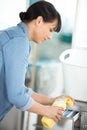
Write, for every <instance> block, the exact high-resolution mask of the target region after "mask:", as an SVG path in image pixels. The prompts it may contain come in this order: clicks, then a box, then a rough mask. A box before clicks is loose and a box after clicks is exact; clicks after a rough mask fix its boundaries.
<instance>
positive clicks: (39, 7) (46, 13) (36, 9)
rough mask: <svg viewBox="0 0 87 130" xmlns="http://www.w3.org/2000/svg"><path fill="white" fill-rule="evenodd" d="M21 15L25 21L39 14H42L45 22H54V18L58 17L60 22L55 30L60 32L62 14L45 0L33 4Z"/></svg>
mask: <svg viewBox="0 0 87 130" xmlns="http://www.w3.org/2000/svg"><path fill="white" fill-rule="evenodd" d="M19 16H20V19H21V21H23V22H30V21H32V20H34V19H36V18H37V17H38V16H42V17H43V20H44V22H53V20H55V19H57V20H58V24H57V27H56V30H55V31H57V32H59V31H60V29H61V17H60V14H59V13H58V12H57V10H56V9H55V7H54V6H53V5H52V4H51V3H49V2H46V1H43V0H41V1H38V2H36V3H34V4H32V5H31V6H30V7H29V8H28V9H27V11H26V12H21V13H20V14H19Z"/></svg>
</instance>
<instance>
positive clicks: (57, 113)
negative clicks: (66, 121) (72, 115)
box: [45, 106, 64, 122]
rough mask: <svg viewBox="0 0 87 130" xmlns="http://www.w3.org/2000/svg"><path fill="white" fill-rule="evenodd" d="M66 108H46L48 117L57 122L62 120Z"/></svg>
mask: <svg viewBox="0 0 87 130" xmlns="http://www.w3.org/2000/svg"><path fill="white" fill-rule="evenodd" d="M63 112H64V108H62V107H58V106H46V115H45V116H47V117H48V118H52V119H53V120H54V121H55V122H57V121H58V120H60V119H61V117H62V114H63Z"/></svg>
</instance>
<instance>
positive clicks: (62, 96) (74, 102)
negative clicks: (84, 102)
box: [56, 95, 76, 105]
mask: <svg viewBox="0 0 87 130" xmlns="http://www.w3.org/2000/svg"><path fill="white" fill-rule="evenodd" d="M60 98H69V99H71V100H72V102H73V105H75V104H76V101H75V99H74V98H72V97H71V96H68V95H61V96H58V97H56V99H60Z"/></svg>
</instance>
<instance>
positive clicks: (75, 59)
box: [60, 49, 87, 102]
mask: <svg viewBox="0 0 87 130" xmlns="http://www.w3.org/2000/svg"><path fill="white" fill-rule="evenodd" d="M60 61H61V62H62V65H63V66H62V69H63V79H64V93H65V94H68V95H70V96H72V97H73V98H74V99H76V100H79V101H85V102H87V49H68V50H66V51H64V52H63V53H62V54H61V55H60Z"/></svg>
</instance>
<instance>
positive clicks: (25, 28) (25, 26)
mask: <svg viewBox="0 0 87 130" xmlns="http://www.w3.org/2000/svg"><path fill="white" fill-rule="evenodd" d="M18 26H19V27H20V28H21V29H22V30H23V32H24V33H25V34H26V35H27V36H29V31H28V27H27V25H26V24H25V23H24V22H20V23H19V24H18Z"/></svg>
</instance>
